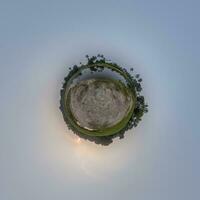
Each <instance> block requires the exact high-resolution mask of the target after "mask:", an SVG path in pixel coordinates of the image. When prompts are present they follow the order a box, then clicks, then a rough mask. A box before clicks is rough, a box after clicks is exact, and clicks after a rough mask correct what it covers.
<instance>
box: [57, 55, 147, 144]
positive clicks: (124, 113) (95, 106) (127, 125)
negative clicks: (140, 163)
mask: <svg viewBox="0 0 200 200" xmlns="http://www.w3.org/2000/svg"><path fill="white" fill-rule="evenodd" d="M86 58H87V63H86V64H82V63H81V64H80V66H77V65H74V66H73V68H70V72H69V73H68V74H67V76H66V77H65V79H64V80H65V81H64V83H63V87H62V89H61V100H60V110H61V111H62V114H63V117H64V120H65V122H66V124H67V126H68V128H69V129H71V130H72V131H73V132H74V133H75V134H77V135H78V136H79V137H81V138H84V139H87V140H90V141H93V142H95V143H96V144H102V145H108V144H110V143H112V141H113V138H115V137H119V138H120V139H121V138H123V137H124V134H125V132H126V131H127V130H129V129H132V128H133V127H136V126H137V125H138V123H139V122H140V121H141V119H142V116H143V115H144V113H145V112H147V111H148V109H147V107H148V106H147V104H146V103H145V99H144V96H142V95H141V91H142V87H141V82H142V79H141V78H140V75H139V74H136V75H133V69H132V68H130V72H128V71H127V70H126V69H125V68H122V67H120V66H119V65H117V64H116V63H112V62H110V61H107V60H106V59H105V58H104V56H103V55H98V56H93V57H89V56H86Z"/></svg>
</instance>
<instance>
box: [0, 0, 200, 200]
mask: <svg viewBox="0 0 200 200" xmlns="http://www.w3.org/2000/svg"><path fill="white" fill-rule="evenodd" d="M199 6H200V3H199V1H197V0H196V1H195V0H190V1H189V0H182V1H181V0H176V1H172V0H168V1H164V0H151V1H147V0H123V1H122V0H119V1H111V0H107V1H105V0H102V1H95V0H93V1H92V0H85V1H81V0H73V1H69V0H65V1H64V0H63V1H61V0H60V1H59V0H57V1H51V0H49V1H47V0H40V1H39V0H34V1H33V0H26V1H25V0H24V1H22V0H18V1H14V0H0V90H1V99H0V199H1V200H27V199H28V200H35V199H39V200H40V199H41V200H55V199H59V200H64V199H65V200H66V199H70V200H80V199H81V200H86V199H87V200H91V199H96V200H100V199H104V200H119V199H125V200H133V199H135V200H160V199H162V200H169V199H170V200H188V199H194V200H195V199H199V198H200V192H199V185H200V171H199V169H200V156H199V152H200V145H199V141H200V136H199V133H200V128H199V111H200V109H199V102H200V92H199V85H200V79H199V73H200V67H199V65H200V59H199V46H200V38H199V35H200V25H199V19H200V12H199ZM98 53H101V54H104V56H105V57H106V58H108V59H111V60H112V61H113V62H116V63H118V64H120V65H121V66H123V67H128V68H129V67H133V68H134V70H135V71H136V72H137V73H139V74H140V75H141V77H142V78H143V89H144V90H143V94H144V95H145V97H146V100H147V102H148V104H149V112H148V114H146V115H145V116H144V118H143V120H142V122H141V123H140V124H139V126H138V127H137V128H135V129H132V130H131V131H129V132H127V133H126V135H125V138H124V139H123V140H119V139H118V138H116V139H115V140H114V142H113V143H112V144H111V145H109V146H100V145H96V144H94V143H91V142H89V141H84V140H82V139H79V138H78V137H77V136H76V135H74V134H73V133H72V132H70V131H69V130H68V129H67V127H66V124H65V123H64V121H63V118H62V114H61V112H60V110H59V100H60V89H61V87H62V83H63V78H64V77H65V76H66V74H67V73H68V68H69V67H71V66H73V65H74V64H79V63H80V62H84V61H85V58H84V56H85V55H86V54H88V55H91V56H93V55H96V54H98Z"/></svg>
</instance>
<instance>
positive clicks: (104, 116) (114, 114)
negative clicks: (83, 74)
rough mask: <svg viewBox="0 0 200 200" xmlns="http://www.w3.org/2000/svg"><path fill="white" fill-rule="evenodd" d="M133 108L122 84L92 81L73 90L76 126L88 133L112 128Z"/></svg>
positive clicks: (72, 101)
mask: <svg viewBox="0 0 200 200" xmlns="http://www.w3.org/2000/svg"><path fill="white" fill-rule="evenodd" d="M132 105H133V99H132V97H131V95H130V94H129V93H128V92H127V91H126V89H125V88H124V87H123V84H122V83H119V82H116V81H112V80H109V79H105V80H102V79H89V80H84V81H81V82H80V83H78V84H77V85H76V86H74V87H73V88H71V89H70V109H71V112H72V114H73V116H74V118H75V119H76V120H77V123H78V124H79V125H80V126H81V127H84V128H86V129H88V130H98V129H104V128H107V127H112V126H114V125H116V124H117V123H118V122H120V121H121V120H123V118H124V117H125V116H126V115H127V114H128V112H129V111H130V108H131V107H132Z"/></svg>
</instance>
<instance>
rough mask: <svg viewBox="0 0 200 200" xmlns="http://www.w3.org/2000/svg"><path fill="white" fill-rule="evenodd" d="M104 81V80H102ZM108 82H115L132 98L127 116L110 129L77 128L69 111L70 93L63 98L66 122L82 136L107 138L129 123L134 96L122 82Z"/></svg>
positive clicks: (133, 105) (133, 106)
mask: <svg viewBox="0 0 200 200" xmlns="http://www.w3.org/2000/svg"><path fill="white" fill-rule="evenodd" d="M104 80H105V79H104ZM109 81H112V82H115V84H118V85H119V86H120V88H121V89H122V91H124V92H125V93H126V95H127V94H131V97H132V105H131V108H130V109H129V111H128V114H127V115H126V116H125V117H124V118H123V119H122V120H121V121H120V122H118V123H117V124H116V125H114V126H112V127H108V128H105V129H99V130H88V129H85V128H83V127H81V126H79V125H78V124H77V123H76V119H75V118H74V116H73V114H72V112H71V109H70V106H69V105H70V99H69V97H70V91H69V92H68V94H66V96H65V97H66V98H65V108H64V109H65V113H66V115H67V116H68V120H69V121H70V123H71V125H72V126H73V127H74V128H75V129H76V130H77V131H78V132H80V133H82V134H86V135H89V136H99V137H100V136H109V135H114V134H116V133H118V132H119V131H120V130H121V129H123V128H124V127H125V126H126V124H127V123H128V122H129V120H130V118H131V116H132V114H133V111H134V108H135V96H134V95H133V94H132V92H131V91H130V89H128V88H127V87H126V86H125V85H124V84H123V83H122V82H120V81H117V80H112V79H110V80H109Z"/></svg>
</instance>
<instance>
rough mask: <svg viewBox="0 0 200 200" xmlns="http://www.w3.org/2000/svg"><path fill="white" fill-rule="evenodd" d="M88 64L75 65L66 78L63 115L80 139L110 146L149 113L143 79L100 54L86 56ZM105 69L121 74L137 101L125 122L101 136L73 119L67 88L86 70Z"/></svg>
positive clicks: (61, 108) (61, 104)
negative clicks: (142, 83)
mask: <svg viewBox="0 0 200 200" xmlns="http://www.w3.org/2000/svg"><path fill="white" fill-rule="evenodd" d="M86 58H87V63H86V64H84V65H83V64H82V63H81V64H80V66H77V65H74V66H73V68H72V69H71V68H70V72H69V73H68V75H67V76H66V77H65V79H64V80H65V81H64V83H63V87H62V89H61V92H60V95H61V99H60V110H61V112H62V114H63V117H64V120H65V122H66V124H67V126H68V128H69V129H71V130H72V131H73V132H74V133H75V134H77V135H78V136H79V137H81V138H84V139H88V140H90V141H94V142H95V143H96V144H102V145H108V144H110V143H112V140H113V138H115V137H119V138H120V139H121V138H123V137H124V134H125V132H126V131H127V130H129V129H132V128H133V127H136V126H137V125H138V123H139V122H140V121H141V119H142V117H143V115H144V113H146V112H148V105H147V104H146V103H145V98H144V96H142V95H141V91H142V86H141V82H142V79H141V78H140V75H139V74H136V75H134V74H133V71H134V70H133V68H130V72H128V71H127V70H126V69H125V68H122V67H120V66H119V65H117V64H116V63H112V62H111V61H108V60H106V59H105V57H104V56H103V55H100V54H98V55H97V56H92V57H89V56H88V55H86ZM105 68H108V69H110V70H112V71H115V72H117V73H119V74H120V75H121V76H123V77H124V79H125V80H126V85H127V89H128V90H129V91H130V92H131V93H132V95H133V97H134V99H135V105H134V107H133V108H132V109H131V112H129V114H128V115H127V116H126V119H124V120H123V122H120V124H118V126H117V129H116V127H115V128H113V129H111V128H110V130H109V131H108V132H101V131H100V134H99V133H98V134H97V133H96V132H94V131H89V130H86V129H84V128H82V127H80V126H79V125H78V124H77V123H76V122H75V121H74V119H73V116H72V114H71V112H70V109H69V105H68V102H69V101H68V99H67V95H66V93H67V88H68V87H69V86H70V84H71V82H72V81H73V80H74V79H76V78H77V77H78V76H81V75H82V72H83V70H84V69H89V70H90V71H91V73H93V72H101V71H103V70H104V69H105Z"/></svg>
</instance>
